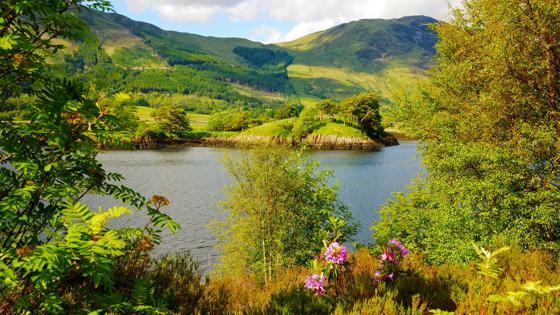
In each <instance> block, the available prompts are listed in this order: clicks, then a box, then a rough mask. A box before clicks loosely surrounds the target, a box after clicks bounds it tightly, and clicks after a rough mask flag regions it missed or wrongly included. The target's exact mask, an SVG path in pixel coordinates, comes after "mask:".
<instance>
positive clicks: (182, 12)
mask: <svg viewBox="0 0 560 315" xmlns="http://www.w3.org/2000/svg"><path fill="white" fill-rule="evenodd" d="M155 10H156V11H157V12H158V13H159V14H160V15H161V16H163V17H166V18H168V19H170V20H172V21H175V22H181V21H189V22H208V21H210V20H212V18H213V17H214V16H215V15H216V14H217V13H218V12H219V8H218V7H208V6H202V5H197V4H194V5H190V6H181V7H176V6H173V5H171V4H164V5H161V6H158V7H156V8H155Z"/></svg>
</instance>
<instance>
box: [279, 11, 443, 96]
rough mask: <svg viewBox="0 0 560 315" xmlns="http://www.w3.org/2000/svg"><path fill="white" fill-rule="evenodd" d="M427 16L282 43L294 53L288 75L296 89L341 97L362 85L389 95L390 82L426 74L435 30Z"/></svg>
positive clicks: (353, 25)
mask: <svg viewBox="0 0 560 315" xmlns="http://www.w3.org/2000/svg"><path fill="white" fill-rule="evenodd" d="M431 23H437V20H435V19H433V18H430V17H427V16H409V17H403V18H399V19H390V20H382V19H368V20H359V21H355V22H350V23H345V24H341V25H338V26H335V27H333V28H330V29H327V30H324V31H320V32H316V33H313V34H310V35H307V36H304V37H302V38H299V39H296V40H294V41H291V42H285V43H280V44H278V46H279V47H282V48H284V49H286V51H287V52H288V53H289V54H290V55H292V56H294V60H293V63H292V64H291V65H290V67H289V69H288V70H289V77H290V78H291V81H292V85H293V86H294V87H295V89H296V92H297V93H298V94H305V95H312V96H316V97H325V96H327V97H334V98H339V97H340V96H341V95H342V96H348V94H352V93H358V92H360V91H362V90H377V91H378V92H380V93H381V94H382V95H383V96H385V97H388V96H389V94H390V91H389V90H390V87H391V86H393V85H395V84H398V85H406V83H407V82H409V81H414V80H417V79H420V78H422V77H424V76H425V70H427V69H428V68H429V66H430V64H431V61H432V58H433V56H434V54H435V49H434V45H435V43H436V41H437V36H436V34H435V33H434V32H433V31H432V30H431V29H430V28H429V26H428V25H429V24H431Z"/></svg>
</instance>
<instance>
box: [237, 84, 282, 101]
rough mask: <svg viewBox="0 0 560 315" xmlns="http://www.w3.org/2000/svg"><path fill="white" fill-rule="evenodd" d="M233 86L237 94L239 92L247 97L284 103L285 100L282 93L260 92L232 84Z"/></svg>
mask: <svg viewBox="0 0 560 315" xmlns="http://www.w3.org/2000/svg"><path fill="white" fill-rule="evenodd" d="M232 86H233V88H234V89H235V90H236V91H237V92H239V94H241V95H245V96H252V97H258V98H261V99H265V100H271V101H283V100H284V99H285V97H284V95H283V94H281V93H271V92H265V91H260V90H257V89H253V88H251V87H248V86H244V85H240V84H232Z"/></svg>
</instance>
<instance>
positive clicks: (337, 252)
mask: <svg viewBox="0 0 560 315" xmlns="http://www.w3.org/2000/svg"><path fill="white" fill-rule="evenodd" d="M347 255H348V251H347V249H346V246H344V245H340V244H339V243H338V242H333V243H331V244H330V245H329V246H328V247H327V250H326V251H325V260H326V261H328V262H332V263H333V264H337V265H341V264H343V263H344V262H345V261H346V256H347Z"/></svg>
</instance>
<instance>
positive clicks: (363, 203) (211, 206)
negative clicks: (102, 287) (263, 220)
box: [84, 142, 422, 269]
mask: <svg viewBox="0 0 560 315" xmlns="http://www.w3.org/2000/svg"><path fill="white" fill-rule="evenodd" d="M228 150H234V149H224V148H201V147H187V146H181V147H168V148H164V149H160V150H138V151H109V152H104V153H102V154H100V155H99V157H98V159H99V161H100V162H101V163H102V164H103V166H104V167H105V169H106V170H107V171H111V172H117V173H120V174H122V175H123V176H124V177H125V178H126V180H125V181H124V182H123V183H124V184H126V185H127V186H129V187H131V188H133V189H135V190H136V191H138V192H140V193H142V194H143V195H145V196H147V197H150V196H152V195H154V194H158V195H164V196H166V197H167V198H168V199H169V201H170V205H169V206H168V207H167V208H166V210H165V212H166V213H168V214H169V215H171V216H172V217H173V218H174V219H175V220H176V221H178V222H179V223H180V224H181V226H182V229H181V230H179V231H178V232H177V233H176V234H172V233H169V232H165V233H163V240H162V243H161V244H160V245H158V246H157V247H156V248H155V249H154V253H155V254H156V255H158V254H164V253H168V252H176V251H191V252H192V254H193V256H194V257H195V258H197V259H198V260H199V261H200V262H201V263H202V265H203V266H204V268H205V269H208V268H210V266H211V265H212V263H213V262H215V261H216V258H217V257H218V253H217V252H216V251H215V250H214V248H213V247H214V244H215V240H214V238H213V236H212V234H211V233H210V231H209V229H208V223H209V222H210V221H211V220H212V219H218V220H220V219H223V218H225V214H224V213H223V211H222V210H221V209H220V208H219V207H218V205H217V203H218V202H219V201H220V200H223V199H224V186H226V185H228V184H230V183H231V178H230V177H229V175H228V174H227V172H226V171H225V169H224V167H223V166H222V165H221V163H220V159H221V158H222V157H223V154H224V152H225V151H228ZM309 157H310V158H311V159H314V160H317V161H319V162H320V164H321V167H328V168H331V169H333V170H334V171H335V173H334V178H333V183H337V184H338V186H339V199H340V200H341V201H342V202H343V203H344V204H346V205H348V206H350V210H351V211H352V213H353V215H354V218H355V220H356V221H357V222H359V223H360V224H361V228H360V231H359V232H358V234H357V235H356V237H355V239H356V241H359V242H362V243H371V242H373V239H372V232H371V231H370V227H371V224H372V222H374V221H375V220H377V219H378V218H379V212H378V211H379V207H380V206H381V205H383V204H384V203H385V202H386V200H387V199H388V198H391V196H392V193H393V192H397V191H403V190H405V189H406V188H407V186H408V184H409V183H410V182H411V180H412V179H414V178H416V177H417V176H420V175H421V172H422V171H421V167H420V160H419V158H418V157H417V153H416V142H404V143H401V145H399V146H394V147H387V148H384V149H382V150H380V151H375V152H362V151H311V152H309ZM84 201H85V203H86V204H88V205H90V206H92V207H95V208H97V207H99V206H101V207H103V208H107V207H110V206H115V205H116V204H117V203H116V202H115V201H114V200H111V199H109V198H102V197H98V196H87V198H86V199H85V200H84ZM145 222H146V218H145V217H144V216H143V215H139V214H134V215H127V216H125V217H123V218H119V219H117V220H115V221H114V222H113V223H112V226H138V225H144V224H145Z"/></svg>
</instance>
